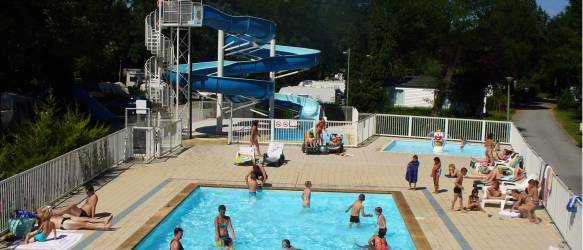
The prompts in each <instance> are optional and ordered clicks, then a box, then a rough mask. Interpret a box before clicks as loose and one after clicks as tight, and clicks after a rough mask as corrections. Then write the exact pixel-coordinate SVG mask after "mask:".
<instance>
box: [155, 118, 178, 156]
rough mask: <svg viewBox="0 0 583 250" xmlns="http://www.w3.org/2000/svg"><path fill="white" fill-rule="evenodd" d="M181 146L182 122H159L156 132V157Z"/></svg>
mask: <svg viewBox="0 0 583 250" xmlns="http://www.w3.org/2000/svg"><path fill="white" fill-rule="evenodd" d="M181 144H182V122H181V121H180V120H164V121H160V125H159V127H158V128H157V130H156V157H160V156H162V155H165V154H167V153H168V152H170V151H172V150H173V149H175V148H176V147H178V146H180V145H181Z"/></svg>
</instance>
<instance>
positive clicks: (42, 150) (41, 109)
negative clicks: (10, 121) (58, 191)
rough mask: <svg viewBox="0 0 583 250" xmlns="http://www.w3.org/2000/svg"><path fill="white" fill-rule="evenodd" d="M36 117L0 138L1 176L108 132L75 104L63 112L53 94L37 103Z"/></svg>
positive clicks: (6, 175) (37, 162)
mask: <svg viewBox="0 0 583 250" xmlns="http://www.w3.org/2000/svg"><path fill="white" fill-rule="evenodd" d="M34 111H35V121H34V122H32V123H29V124H25V125H21V126H20V127H19V128H17V130H16V131H14V133H12V134H9V135H7V136H4V137H2V138H0V145H2V147H0V179H5V178H7V177H10V176H12V175H14V174H17V173H20V172H22V171H25V170H27V169H29V168H32V167H34V166H36V165H38V164H41V163H43V162H45V161H48V160H50V159H53V158H55V157H57V156H59V155H62V154H64V153H66V152H68V151H71V150H73V149H75V148H77V147H80V146H82V145H84V144H87V143H89V142H92V141H94V140H96V139H98V138H100V137H103V136H105V135H106V134H107V132H108V128H106V127H104V126H101V125H97V126H91V125H90V120H91V119H90V117H89V115H84V114H82V113H80V112H79V110H78V109H77V108H76V107H75V108H68V109H67V110H66V111H64V112H61V111H60V109H59V104H58V103H57V102H56V101H55V99H54V98H53V97H52V96H50V97H49V98H48V99H47V100H46V101H41V102H38V103H36V104H35V107H34Z"/></svg>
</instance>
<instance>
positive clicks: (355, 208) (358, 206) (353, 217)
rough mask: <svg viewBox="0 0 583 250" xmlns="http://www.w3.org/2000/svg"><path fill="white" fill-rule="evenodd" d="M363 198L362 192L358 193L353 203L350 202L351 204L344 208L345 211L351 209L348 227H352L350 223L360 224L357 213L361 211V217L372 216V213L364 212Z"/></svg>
mask: <svg viewBox="0 0 583 250" xmlns="http://www.w3.org/2000/svg"><path fill="white" fill-rule="evenodd" d="M364 199H365V197H364V194H359V195H358V200H356V201H355V202H354V203H352V205H350V206H349V207H348V208H347V209H346V211H345V213H346V212H348V211H349V210H350V209H352V213H351V214H350V224H349V225H348V227H352V224H354V223H356V225H357V226H358V225H360V217H359V213H362V217H372V214H365V213H364V205H362V202H363V201H364ZM361 211H362V212H361Z"/></svg>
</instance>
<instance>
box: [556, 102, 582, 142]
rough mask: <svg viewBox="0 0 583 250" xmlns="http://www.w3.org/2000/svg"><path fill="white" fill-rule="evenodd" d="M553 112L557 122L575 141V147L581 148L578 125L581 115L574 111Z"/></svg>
mask: <svg viewBox="0 0 583 250" xmlns="http://www.w3.org/2000/svg"><path fill="white" fill-rule="evenodd" d="M553 112H554V113H555V117H556V118H557V121H559V123H560V124H561V126H562V127H563V128H564V129H565V131H567V133H568V134H569V135H570V136H571V137H572V138H573V139H575V141H577V145H578V146H581V131H580V130H579V124H580V123H581V113H580V112H578V111H577V110H576V109H567V110H564V109H558V108H554V109H553Z"/></svg>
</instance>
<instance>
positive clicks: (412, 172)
mask: <svg viewBox="0 0 583 250" xmlns="http://www.w3.org/2000/svg"><path fill="white" fill-rule="evenodd" d="M418 170H419V161H410V162H409V164H408V165H407V173H406V174H405V180H407V181H408V182H411V183H417V171H418Z"/></svg>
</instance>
